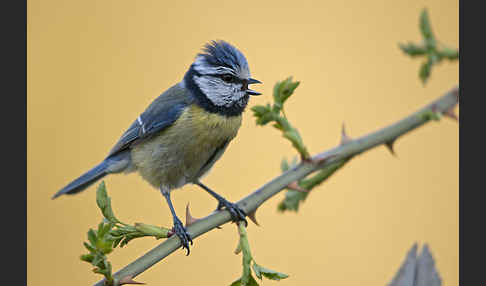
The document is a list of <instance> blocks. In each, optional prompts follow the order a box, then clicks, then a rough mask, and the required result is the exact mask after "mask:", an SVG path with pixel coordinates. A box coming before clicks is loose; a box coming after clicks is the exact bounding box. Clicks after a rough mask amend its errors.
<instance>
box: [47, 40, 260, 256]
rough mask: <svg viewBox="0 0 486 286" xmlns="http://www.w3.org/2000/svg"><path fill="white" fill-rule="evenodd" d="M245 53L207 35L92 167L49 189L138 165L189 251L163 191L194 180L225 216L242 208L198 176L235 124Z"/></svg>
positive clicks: (79, 185) (244, 85) (245, 91)
mask: <svg viewBox="0 0 486 286" xmlns="http://www.w3.org/2000/svg"><path fill="white" fill-rule="evenodd" d="M255 83H261V82H260V81H258V80H255V79H253V78H251V77H250V70H249V68H248V63H247V61H246V58H245V56H244V55H243V54H242V53H241V52H240V51H239V50H238V49H236V48H235V47H234V46H232V45H231V44H229V43H227V42H225V41H212V42H210V43H208V44H206V45H205V46H204V48H203V49H202V52H201V53H199V54H197V56H196V58H195V60H194V62H193V63H192V64H191V66H190V67H189V70H188V71H187V72H186V73H185V75H184V78H183V80H182V81H181V82H179V83H177V84H175V85H174V86H172V87H171V88H169V89H168V90H167V91H165V92H164V93H162V94H161V95H160V96H159V97H157V98H156V99H155V100H154V101H153V102H152V103H151V104H150V105H149V106H148V107H147V109H146V110H145V111H144V112H143V113H142V114H140V116H139V117H138V118H137V119H136V120H135V121H134V122H133V124H132V125H131V126H130V127H129V128H128V130H127V131H126V132H125V133H123V135H122V136H121V138H120V139H119V140H118V142H117V143H116V144H115V146H114V147H113V148H112V149H111V151H110V152H109V153H108V156H107V157H106V158H105V159H104V160H103V161H102V162H101V163H100V164H99V165H97V166H96V167H94V168H92V169H91V170H89V171H88V172H86V173H85V174H83V175H82V176H81V177H79V178H77V179H75V180H74V181H72V182H71V183H69V184H68V185H67V186H65V187H64V188H62V189H61V190H60V191H59V192H57V193H56V194H55V195H54V196H53V199H54V198H56V197H58V196H60V195H64V194H67V195H71V194H76V193H79V192H81V191H83V190H85V189H86V188H88V187H89V186H90V185H91V184H93V183H95V182H96V181H98V180H99V179H101V178H103V177H104V176H106V175H108V174H115V173H131V172H138V173H139V174H140V175H141V176H142V178H143V179H145V180H146V181H147V182H148V183H150V184H151V185H152V186H153V187H155V188H157V189H159V190H160V192H161V193H162V195H163V196H164V197H165V199H166V200H167V204H168V205H169V208H170V211H171V213H172V217H173V220H174V226H173V229H172V233H175V234H176V235H177V236H178V237H179V239H180V240H181V243H182V247H183V249H184V248H186V249H187V255H189V252H190V250H189V242H190V243H191V244H192V239H191V236H190V234H189V233H188V232H187V231H186V229H185V227H184V226H183V224H182V223H181V221H180V219H179V218H178V217H177V215H176V212H175V210H174V207H173V205H172V202H171V199H170V192H171V191H172V190H174V189H178V188H180V187H182V186H184V185H186V184H188V183H192V184H195V185H198V186H200V187H201V188H202V189H204V190H205V191H207V192H208V193H209V194H210V195H211V196H213V197H214V198H216V199H217V200H218V207H217V209H218V210H221V209H226V210H228V211H229V212H230V214H231V217H232V220H233V221H245V223H246V219H245V218H246V214H245V213H244V211H243V210H242V209H241V208H240V207H238V205H236V204H235V203H231V202H229V201H228V200H226V199H225V198H224V197H222V196H220V195H218V194H217V193H216V192H214V191H212V190H211V189H210V188H208V187H207V186H205V185H204V184H202V183H201V182H200V178H201V177H202V176H203V175H205V174H206V173H207V172H208V171H209V170H210V169H211V167H212V166H213V165H214V163H215V162H216V161H217V160H218V159H219V158H220V157H221V155H222V154H223V153H224V151H225V150H226V148H227V147H228V145H229V143H230V142H231V140H233V138H235V136H236V134H237V132H238V129H239V128H240V126H241V119H242V118H241V115H242V113H243V111H244V110H245V107H246V106H247V104H248V100H249V97H250V95H260V93H259V92H256V91H254V90H251V89H249V88H248V85H250V84H255Z"/></svg>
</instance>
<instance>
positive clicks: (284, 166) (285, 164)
mask: <svg viewBox="0 0 486 286" xmlns="http://www.w3.org/2000/svg"><path fill="white" fill-rule="evenodd" d="M288 169H290V166H289V163H288V162H287V159H286V158H282V162H280V170H282V173H283V172H286V171H287V170H288Z"/></svg>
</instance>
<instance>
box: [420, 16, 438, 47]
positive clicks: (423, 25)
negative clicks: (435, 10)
mask: <svg viewBox="0 0 486 286" xmlns="http://www.w3.org/2000/svg"><path fill="white" fill-rule="evenodd" d="M420 31H421V32H422V35H423V37H424V40H425V45H426V47H427V49H428V50H433V49H435V38H434V34H433V33H432V28H431V26H430V21H429V14H428V13H427V9H424V10H422V13H421V14H420Z"/></svg>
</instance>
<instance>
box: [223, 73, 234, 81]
mask: <svg viewBox="0 0 486 286" xmlns="http://www.w3.org/2000/svg"><path fill="white" fill-rule="evenodd" d="M221 79H222V80H224V81H225V82H228V83H229V82H233V76H232V75H230V74H224V75H222V76H221Z"/></svg>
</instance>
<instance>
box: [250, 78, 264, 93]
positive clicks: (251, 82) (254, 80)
mask: <svg viewBox="0 0 486 286" xmlns="http://www.w3.org/2000/svg"><path fill="white" fill-rule="evenodd" d="M254 83H262V82H261V81H259V80H257V79H254V78H249V79H248V84H254ZM246 93H247V94H249V95H260V94H261V93H260V92H258V91H254V90H252V89H247V90H246Z"/></svg>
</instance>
